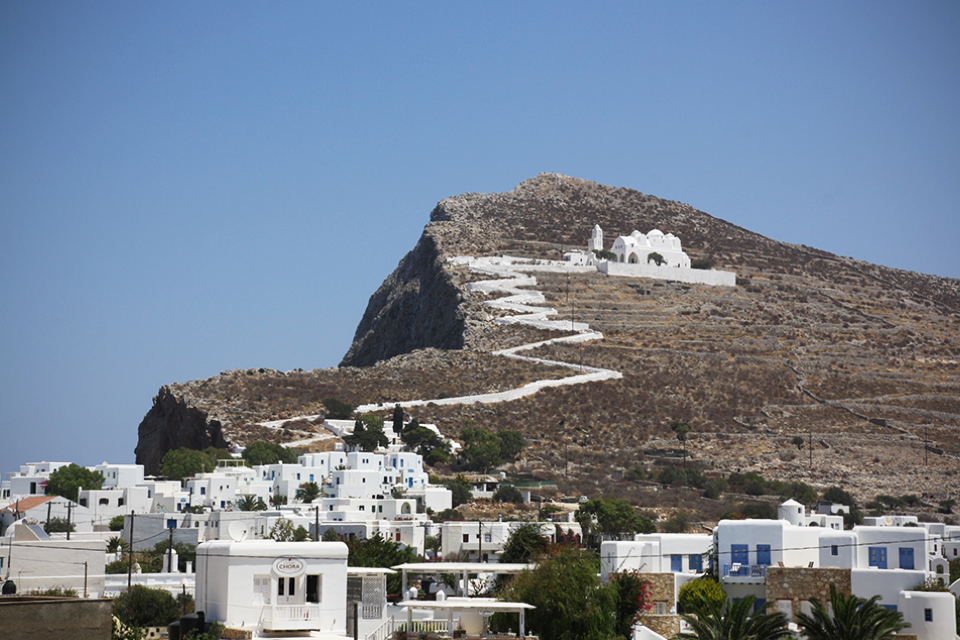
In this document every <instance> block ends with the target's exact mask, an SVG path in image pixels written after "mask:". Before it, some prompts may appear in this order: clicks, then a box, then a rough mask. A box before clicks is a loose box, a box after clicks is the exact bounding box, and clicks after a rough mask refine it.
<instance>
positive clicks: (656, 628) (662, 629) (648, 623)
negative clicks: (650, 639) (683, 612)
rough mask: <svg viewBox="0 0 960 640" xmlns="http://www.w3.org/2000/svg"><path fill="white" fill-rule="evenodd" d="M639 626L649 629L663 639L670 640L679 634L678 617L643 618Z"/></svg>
mask: <svg viewBox="0 0 960 640" xmlns="http://www.w3.org/2000/svg"><path fill="white" fill-rule="evenodd" d="M640 624H642V625H643V626H645V627H646V628H648V629H650V630H651V631H653V632H654V633H659V634H660V635H662V636H663V637H664V638H672V637H673V636H675V635H676V634H678V633H680V616H677V615H668V616H649V615H647V616H643V618H641V620H640Z"/></svg>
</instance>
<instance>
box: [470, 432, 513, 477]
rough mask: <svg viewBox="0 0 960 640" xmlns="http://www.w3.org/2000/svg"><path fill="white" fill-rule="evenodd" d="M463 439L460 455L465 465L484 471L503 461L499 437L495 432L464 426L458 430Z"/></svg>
mask: <svg viewBox="0 0 960 640" xmlns="http://www.w3.org/2000/svg"><path fill="white" fill-rule="evenodd" d="M460 438H461V439H462V440H463V450H462V452H461V455H462V456H463V459H464V461H465V462H466V467H467V468H469V469H473V470H475V471H479V472H481V473H486V472H488V471H490V470H491V469H493V468H495V467H497V466H499V465H500V463H502V462H503V452H502V451H501V449H500V438H499V437H497V435H496V434H493V433H491V432H490V431H488V430H486V429H484V428H482V427H477V428H466V429H464V430H463V431H461V432H460Z"/></svg>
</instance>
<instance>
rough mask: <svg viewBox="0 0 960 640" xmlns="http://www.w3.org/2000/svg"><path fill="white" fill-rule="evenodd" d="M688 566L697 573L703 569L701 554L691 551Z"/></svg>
mask: <svg viewBox="0 0 960 640" xmlns="http://www.w3.org/2000/svg"><path fill="white" fill-rule="evenodd" d="M690 568H691V569H693V570H694V571H696V572H697V573H701V572H702V571H703V556H701V555H700V554H699V553H691V554H690Z"/></svg>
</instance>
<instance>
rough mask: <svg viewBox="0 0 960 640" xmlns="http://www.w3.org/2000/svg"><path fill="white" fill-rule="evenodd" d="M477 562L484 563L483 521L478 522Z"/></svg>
mask: <svg viewBox="0 0 960 640" xmlns="http://www.w3.org/2000/svg"><path fill="white" fill-rule="evenodd" d="M477 531H478V532H479V533H477V545H478V546H477V562H483V520H479V519H478V520H477Z"/></svg>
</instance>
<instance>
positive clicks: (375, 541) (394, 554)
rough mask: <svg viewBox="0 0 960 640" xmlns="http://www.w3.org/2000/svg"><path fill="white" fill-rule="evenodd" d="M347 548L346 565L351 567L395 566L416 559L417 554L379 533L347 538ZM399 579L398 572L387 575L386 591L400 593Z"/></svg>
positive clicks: (400, 577)
mask: <svg viewBox="0 0 960 640" xmlns="http://www.w3.org/2000/svg"><path fill="white" fill-rule="evenodd" d="M347 550H348V555H347V565H348V566H351V567H395V566H396V565H398V564H404V563H407V562H416V561H417V554H416V552H415V551H414V550H413V549H412V548H411V547H408V546H406V545H403V544H400V543H399V542H394V541H393V540H386V539H385V538H383V537H382V536H381V535H380V534H379V533H377V534H376V535H375V536H373V537H372V538H355V539H353V540H348V541H347ZM401 579H402V576H401V575H400V574H399V573H396V574H391V575H388V576H387V592H388V593H400V587H401Z"/></svg>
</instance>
